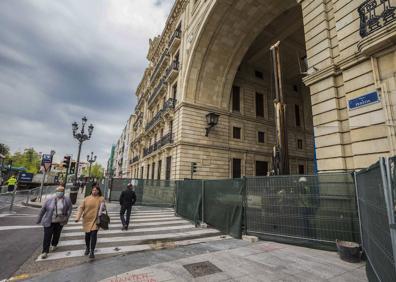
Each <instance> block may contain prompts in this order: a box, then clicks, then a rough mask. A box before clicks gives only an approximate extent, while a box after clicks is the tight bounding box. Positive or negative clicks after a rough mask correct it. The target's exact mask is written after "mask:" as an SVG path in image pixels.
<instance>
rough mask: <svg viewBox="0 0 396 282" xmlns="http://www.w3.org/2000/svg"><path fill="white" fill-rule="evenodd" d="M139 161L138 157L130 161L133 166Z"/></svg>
mask: <svg viewBox="0 0 396 282" xmlns="http://www.w3.org/2000/svg"><path fill="white" fill-rule="evenodd" d="M139 159H140V156H136V157H134V158H133V159H132V160H131V164H134V163H136V162H138V161H139Z"/></svg>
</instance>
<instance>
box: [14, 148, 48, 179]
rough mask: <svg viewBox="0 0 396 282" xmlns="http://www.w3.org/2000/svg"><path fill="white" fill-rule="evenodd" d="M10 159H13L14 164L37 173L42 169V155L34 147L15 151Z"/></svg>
mask: <svg viewBox="0 0 396 282" xmlns="http://www.w3.org/2000/svg"><path fill="white" fill-rule="evenodd" d="M10 159H11V160H12V166H14V167H24V168H26V170H27V172H30V173H37V172H38V171H39V170H40V161H41V157H40V155H39V153H37V152H36V151H35V150H34V149H33V148H27V149H25V150H24V152H23V153H21V152H15V154H14V155H12V156H11V157H10Z"/></svg>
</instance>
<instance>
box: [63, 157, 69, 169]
mask: <svg viewBox="0 0 396 282" xmlns="http://www.w3.org/2000/svg"><path fill="white" fill-rule="evenodd" d="M69 165H70V156H65V157H64V158H63V167H64V168H68V167H69Z"/></svg>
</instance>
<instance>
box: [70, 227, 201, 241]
mask: <svg viewBox="0 0 396 282" xmlns="http://www.w3.org/2000/svg"><path fill="white" fill-rule="evenodd" d="M132 228H133V227H132ZM192 228H195V226H194V225H191V224H189V225H178V226H164V227H152V228H138V229H131V230H127V231H122V230H101V231H99V232H100V234H132V233H140V232H153V231H168V230H181V229H192ZM83 236H85V233H83V232H81V231H80V232H67V233H62V238H63V237H83Z"/></svg>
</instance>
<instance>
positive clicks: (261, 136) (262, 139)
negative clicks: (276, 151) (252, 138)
mask: <svg viewBox="0 0 396 282" xmlns="http://www.w3.org/2000/svg"><path fill="white" fill-rule="evenodd" d="M257 137H258V142H259V143H265V133H264V132H263V131H259V132H258V136H257Z"/></svg>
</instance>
